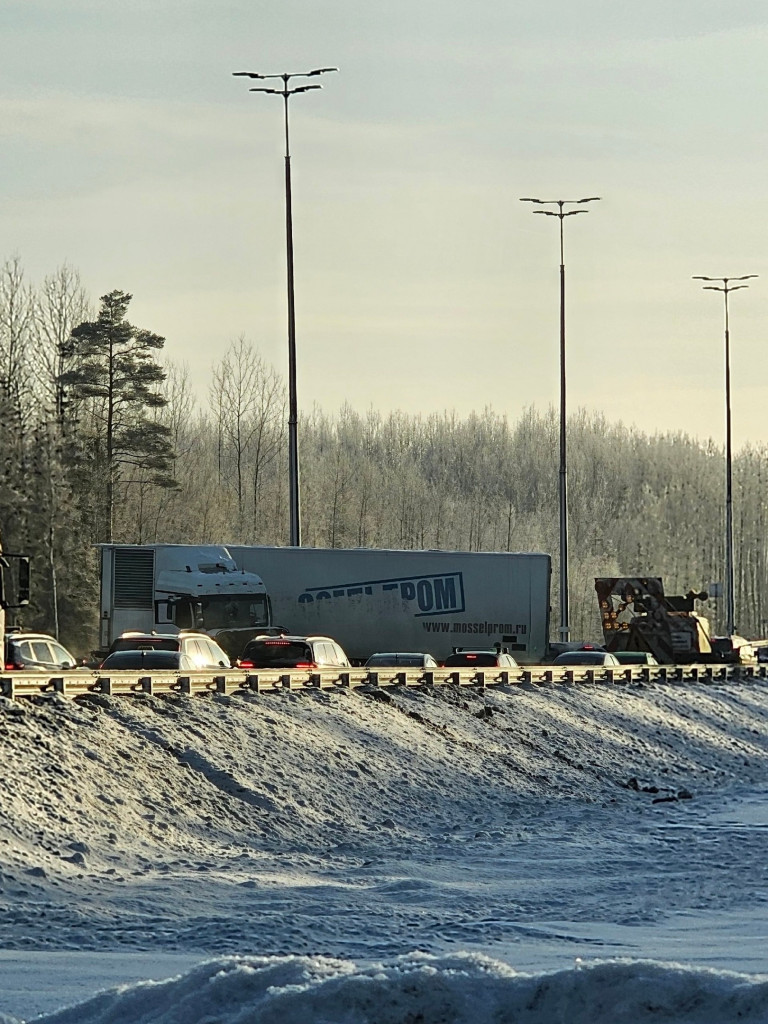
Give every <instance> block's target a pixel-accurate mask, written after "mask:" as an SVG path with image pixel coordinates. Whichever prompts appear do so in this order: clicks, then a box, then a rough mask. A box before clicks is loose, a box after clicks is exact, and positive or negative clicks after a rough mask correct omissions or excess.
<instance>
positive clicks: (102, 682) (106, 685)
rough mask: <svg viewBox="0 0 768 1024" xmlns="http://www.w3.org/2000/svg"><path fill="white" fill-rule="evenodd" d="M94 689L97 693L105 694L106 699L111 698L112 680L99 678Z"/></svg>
mask: <svg viewBox="0 0 768 1024" xmlns="http://www.w3.org/2000/svg"><path fill="white" fill-rule="evenodd" d="M96 689H97V691H98V692H99V693H105V694H106V695H107V696H108V697H111V696H112V680H111V679H109V678H108V677H107V676H99V678H98V679H97V680H96Z"/></svg>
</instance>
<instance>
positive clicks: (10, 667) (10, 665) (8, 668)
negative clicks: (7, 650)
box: [5, 661, 24, 672]
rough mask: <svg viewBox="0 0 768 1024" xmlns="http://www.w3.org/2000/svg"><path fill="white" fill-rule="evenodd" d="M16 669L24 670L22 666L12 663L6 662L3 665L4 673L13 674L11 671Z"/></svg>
mask: <svg viewBox="0 0 768 1024" xmlns="http://www.w3.org/2000/svg"><path fill="white" fill-rule="evenodd" d="M17 668H24V666H23V665H14V663H13V662H12V661H7V662H6V663H5V671H6V672H13V670H14V669H17Z"/></svg>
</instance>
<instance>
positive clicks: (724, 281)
mask: <svg viewBox="0 0 768 1024" xmlns="http://www.w3.org/2000/svg"><path fill="white" fill-rule="evenodd" d="M755 277H757V274H744V275H743V276H742V277H703V276H701V275H694V277H693V280H694V281H718V282H719V283H718V284H705V285H702V287H703V288H705V289H706V290H707V291H711V292H722V295H723V300H724V304H725V608H726V620H727V621H726V627H725V630H726V635H727V636H731V635H732V634H733V633H734V632H735V628H736V627H735V617H736V616H735V601H734V591H735V589H736V587H735V578H734V577H735V573H734V568H733V472H732V445H731V335H730V330H729V324H728V296H729V295H730V293H731V292H735V291H738V290H739V289H740V288H749V285H748V284H731V282H732V281H751V280H752V278H755Z"/></svg>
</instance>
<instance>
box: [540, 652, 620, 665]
mask: <svg viewBox="0 0 768 1024" xmlns="http://www.w3.org/2000/svg"><path fill="white" fill-rule="evenodd" d="M552 664H553V665H554V666H555V667H556V666H558V665H604V666H606V667H608V668H616V667H617V666H619V665H620V664H621V662H620V661H619V659H618V658H617V657H616V655H615V654H611V653H610V652H609V651H598V650H595V649H594V648H592V649H590V650H587V651H585V650H581V651H564V652H563V654H558V656H557V657H556V658H555V660H554V661H553V662H552Z"/></svg>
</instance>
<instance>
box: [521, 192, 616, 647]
mask: <svg viewBox="0 0 768 1024" xmlns="http://www.w3.org/2000/svg"><path fill="white" fill-rule="evenodd" d="M599 199H600V196H590V197H589V198H588V199H521V200H520V202H521V203H536V204H537V205H538V206H556V207H557V209H556V210H534V211H533V212H534V213H542V214H544V215H545V216H547V217H557V218H559V220H560V473H559V499H560V640H561V641H562V642H564V643H565V642H567V641H568V640H569V639H570V635H571V627H570V618H569V610H568V475H567V464H566V425H567V416H566V400H565V398H566V396H565V248H564V243H563V221H564V220H565V218H566V217H573V216H575V215H576V214H577V213H588V212H589V211H588V210H566V209H565V207H566V206H581V205H583V204H584V203H596V202H598V201H599Z"/></svg>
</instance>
